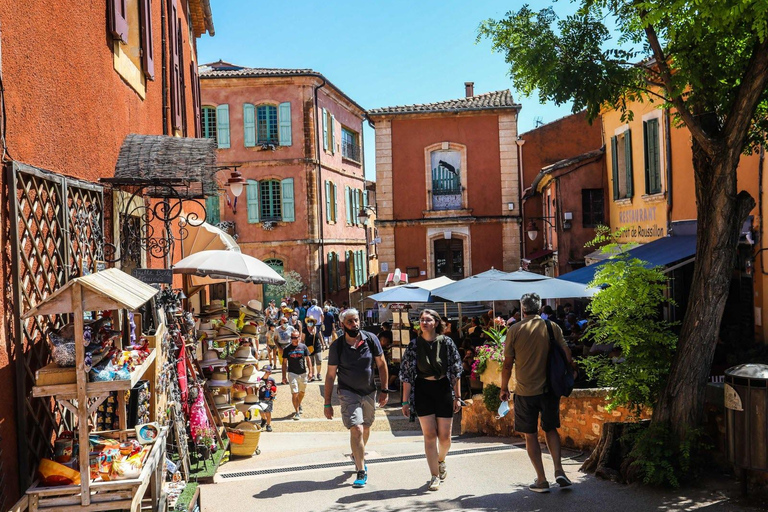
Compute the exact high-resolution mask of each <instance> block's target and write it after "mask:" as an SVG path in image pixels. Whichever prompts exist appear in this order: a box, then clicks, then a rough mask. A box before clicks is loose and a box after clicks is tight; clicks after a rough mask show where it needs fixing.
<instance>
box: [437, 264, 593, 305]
mask: <svg viewBox="0 0 768 512" xmlns="http://www.w3.org/2000/svg"><path fill="white" fill-rule="evenodd" d="M597 291H598V290H597V289H595V288H588V287H587V286H586V285H583V284H579V283H574V282H571V281H565V280H562V279H557V278H554V277H547V276H543V275H540V274H534V273H532V272H526V271H524V270H518V271H516V272H502V271H500V270H495V269H491V270H489V271H487V272H483V273H482V274H478V275H475V276H471V277H467V278H465V279H462V280H461V281H457V282H455V283H453V284H449V285H447V286H442V287H440V288H437V289H435V290H433V291H432V295H433V296H436V297H441V298H443V299H446V300H450V301H452V302H493V301H498V300H520V297H522V295H523V294H525V293H537V294H538V295H539V297H541V298H542V299H570V298H578V297H591V296H593V295H594V294H595V293H596V292H597Z"/></svg>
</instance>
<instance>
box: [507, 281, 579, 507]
mask: <svg viewBox="0 0 768 512" xmlns="http://www.w3.org/2000/svg"><path fill="white" fill-rule="evenodd" d="M520 305H521V308H522V310H523V319H522V320H521V321H520V322H517V323H515V324H514V325H512V326H511V327H510V328H509V330H508V331H507V339H506V342H505V344H504V368H503V370H502V372H501V382H502V387H501V391H500V393H499V397H500V398H501V400H502V401H507V400H509V397H510V392H509V384H508V383H509V378H510V376H511V375H512V365H513V364H514V366H515V378H516V380H517V384H516V385H515V391H514V394H515V397H514V414H515V430H516V431H518V432H520V433H522V434H523V435H525V449H526V450H527V452H528V457H529V458H530V459H531V463H532V464H533V467H534V469H535V470H536V480H535V481H534V482H533V483H532V484H531V485H529V486H528V488H529V489H530V490H532V491H534V492H549V482H548V481H547V477H546V475H545V473H544V464H543V462H542V460H541V446H540V445H539V439H538V423H539V415H541V429H542V430H543V431H544V432H545V434H546V441H547V448H549V453H550V455H552V462H553V464H554V466H555V481H556V482H557V483H558V485H559V486H560V487H567V486H569V485H571V481H570V480H569V479H568V477H567V476H566V474H565V471H564V470H563V464H562V461H561V460H560V434H559V432H558V431H557V429H558V428H559V427H560V397H561V396H567V395H569V394H570V389H568V388H567V387H568V382H565V381H567V380H568V376H567V375H564V373H565V374H567V373H569V372H570V370H571V368H573V367H574V363H573V359H572V358H571V352H570V350H568V346H567V345H566V343H565V339H563V332H562V330H561V329H560V326H558V325H557V324H556V323H554V322H551V321H549V320H544V319H543V318H541V317H540V316H539V314H538V312H539V310H540V308H541V298H540V297H539V296H538V295H537V294H535V293H527V294H525V295H523V296H522V297H521V298H520ZM558 345H559V346H560V347H562V352H561V351H559V350H558ZM561 362H562V364H560V363H561ZM566 364H567V365H569V366H567V367H566V366H565V365H566ZM553 366H554V367H559V368H560V369H561V372H560V373H557V372H556V371H555V370H556V368H553ZM551 375H555V377H552V376H551ZM553 379H554V380H553ZM570 386H571V388H572V387H573V380H572V379H571V380H570Z"/></svg>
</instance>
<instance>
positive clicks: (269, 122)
mask: <svg viewBox="0 0 768 512" xmlns="http://www.w3.org/2000/svg"><path fill="white" fill-rule="evenodd" d="M256 134H257V135H256V136H257V139H256V142H257V143H258V144H277V143H278V142H279V140H278V136H277V134H278V125H277V107H276V106H274V105H260V106H258V107H257V108H256Z"/></svg>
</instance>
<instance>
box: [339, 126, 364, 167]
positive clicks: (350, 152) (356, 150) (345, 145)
mask: <svg viewBox="0 0 768 512" xmlns="http://www.w3.org/2000/svg"><path fill="white" fill-rule="evenodd" d="M359 140H360V136H359V135H358V134H357V133H355V132H354V131H352V130H350V129H349V128H347V127H345V126H342V127H341V156H343V157H344V158H349V159H350V160H354V161H355V162H359V161H360V142H359Z"/></svg>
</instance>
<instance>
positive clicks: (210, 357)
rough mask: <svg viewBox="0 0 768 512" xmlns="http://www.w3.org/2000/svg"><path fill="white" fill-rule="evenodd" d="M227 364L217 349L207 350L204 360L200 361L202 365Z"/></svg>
mask: <svg viewBox="0 0 768 512" xmlns="http://www.w3.org/2000/svg"><path fill="white" fill-rule="evenodd" d="M226 364H227V362H226V361H225V360H224V359H219V353H218V352H217V351H215V350H206V351H205V356H204V357H203V360H202V361H200V366H224V365H226Z"/></svg>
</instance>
